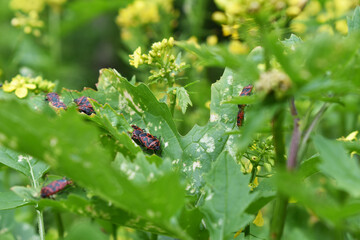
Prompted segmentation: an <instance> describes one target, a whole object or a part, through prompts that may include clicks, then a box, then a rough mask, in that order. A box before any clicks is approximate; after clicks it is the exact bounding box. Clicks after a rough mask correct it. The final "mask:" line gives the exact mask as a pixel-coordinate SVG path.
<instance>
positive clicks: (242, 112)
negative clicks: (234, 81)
mask: <svg viewBox="0 0 360 240" xmlns="http://www.w3.org/2000/svg"><path fill="white" fill-rule="evenodd" d="M252 89H253V85H251V84H249V85H247V86H245V87H244V88H243V89H242V91H241V93H240V97H242V96H249V95H250V94H251V91H252ZM245 107H246V104H239V105H238V108H239V112H238V114H237V118H236V125H237V126H238V127H241V126H242V125H243V123H244V116H245Z"/></svg>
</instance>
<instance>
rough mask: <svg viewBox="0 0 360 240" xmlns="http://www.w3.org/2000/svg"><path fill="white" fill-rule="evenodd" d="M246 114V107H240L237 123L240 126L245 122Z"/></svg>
mask: <svg viewBox="0 0 360 240" xmlns="http://www.w3.org/2000/svg"><path fill="white" fill-rule="evenodd" d="M244 114H245V112H244V109H240V110H239V112H238V114H237V119H236V125H237V126H238V127H241V126H242V125H243V123H244Z"/></svg>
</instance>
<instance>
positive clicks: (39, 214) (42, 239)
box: [35, 204, 45, 240]
mask: <svg viewBox="0 0 360 240" xmlns="http://www.w3.org/2000/svg"><path fill="white" fill-rule="evenodd" d="M37 207H38V204H36V205H35V208H37ZM36 214H37V219H38V224H39V236H40V240H45V227H44V216H43V211H42V210H38V209H36Z"/></svg>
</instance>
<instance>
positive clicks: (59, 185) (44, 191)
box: [40, 178, 72, 198]
mask: <svg viewBox="0 0 360 240" xmlns="http://www.w3.org/2000/svg"><path fill="white" fill-rule="evenodd" d="M70 184H72V181H71V180H67V179H65V178H63V179H59V180H55V181H52V182H51V183H49V184H48V185H46V186H45V187H42V188H41V192H40V196H41V197H42V198H49V197H51V196H52V195H54V194H55V193H58V192H60V191H61V190H63V189H65V188H66V187H67V186H68V185H70Z"/></svg>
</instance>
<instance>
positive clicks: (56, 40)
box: [49, 8, 61, 63]
mask: <svg viewBox="0 0 360 240" xmlns="http://www.w3.org/2000/svg"><path fill="white" fill-rule="evenodd" d="M49 32H50V36H51V42H50V49H51V55H52V57H53V59H54V60H55V63H59V62H60V60H61V41H60V11H59V10H57V9H53V8H52V9H51V11H50V13H49Z"/></svg>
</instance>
